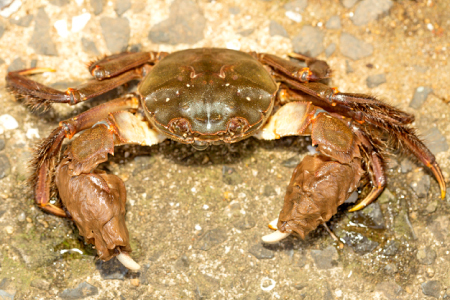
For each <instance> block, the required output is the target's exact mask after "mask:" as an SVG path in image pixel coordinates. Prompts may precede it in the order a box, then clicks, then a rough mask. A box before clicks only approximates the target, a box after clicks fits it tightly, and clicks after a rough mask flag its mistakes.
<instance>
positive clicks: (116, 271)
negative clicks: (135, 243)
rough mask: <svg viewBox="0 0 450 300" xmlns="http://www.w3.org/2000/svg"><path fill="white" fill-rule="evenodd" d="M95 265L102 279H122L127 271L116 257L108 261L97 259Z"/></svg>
mask: <svg viewBox="0 0 450 300" xmlns="http://www.w3.org/2000/svg"><path fill="white" fill-rule="evenodd" d="M95 267H96V268H97V270H98V271H99V272H100V275H101V276H102V278H103V279H105V280H106V279H110V280H111V279H116V280H123V279H124V278H125V275H126V274H127V273H128V269H127V268H126V267H125V266H124V265H122V263H120V262H119V261H118V260H117V258H113V259H110V260H108V261H102V260H100V259H99V260H97V261H96V262H95Z"/></svg>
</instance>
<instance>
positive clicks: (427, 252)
mask: <svg viewBox="0 0 450 300" xmlns="http://www.w3.org/2000/svg"><path fill="white" fill-rule="evenodd" d="M417 259H418V260H419V262H420V263H421V264H422V265H431V264H432V263H434V261H435V260H436V251H434V250H433V249H431V247H429V246H426V247H425V248H422V249H419V251H417Z"/></svg>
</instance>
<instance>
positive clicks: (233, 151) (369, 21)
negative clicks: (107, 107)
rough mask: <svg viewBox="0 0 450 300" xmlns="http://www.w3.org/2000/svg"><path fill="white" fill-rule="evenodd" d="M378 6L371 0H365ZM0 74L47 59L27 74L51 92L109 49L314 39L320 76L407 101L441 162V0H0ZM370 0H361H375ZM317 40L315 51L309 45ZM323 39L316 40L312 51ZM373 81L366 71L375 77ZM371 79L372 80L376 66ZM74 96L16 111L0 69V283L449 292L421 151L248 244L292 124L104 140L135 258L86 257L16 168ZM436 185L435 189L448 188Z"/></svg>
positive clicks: (339, 295)
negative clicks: (314, 217) (225, 135)
mask: <svg viewBox="0 0 450 300" xmlns="http://www.w3.org/2000/svg"><path fill="white" fill-rule="evenodd" d="M378 4H379V5H378ZM0 5H1V6H2V7H3V9H2V10H1V11H0V15H1V17H0V48H1V51H0V78H4V77H5V76H6V73H7V69H8V68H9V70H13V69H18V68H23V67H32V66H38V67H44V66H45V67H51V68H55V69H57V72H56V73H45V74H42V75H38V76H35V78H36V80H38V81H40V82H42V83H44V84H47V85H51V86H53V87H55V88H59V89H62V90H64V89H65V88H67V87H69V86H74V85H77V84H79V83H81V82H83V81H85V80H86V79H88V78H89V73H88V72H87V70H86V68H85V63H87V62H89V61H90V60H92V59H94V58H95V57H96V56H97V55H99V54H111V53H112V52H114V51H121V50H124V49H132V50H163V51H174V50H179V49H185V48H189V47H228V48H233V49H240V50H243V51H250V50H251V51H258V52H268V53H273V54H277V55H280V56H283V57H285V55H286V53H288V52H290V51H293V50H297V51H305V52H308V51H309V52H310V53H313V54H315V55H316V54H317V55H318V57H320V58H322V59H325V58H326V57H327V61H328V62H329V63H330V65H331V67H332V68H333V70H334V73H333V78H332V80H331V85H332V86H335V87H338V88H339V90H341V91H344V92H358V93H368V94H373V95H376V96H378V97H380V98H381V99H384V100H386V101H388V102H389V103H391V104H393V105H395V106H397V107H399V108H401V109H403V110H405V111H407V112H410V113H414V114H415V115H416V121H415V123H414V125H415V126H416V128H417V131H418V133H419V134H421V136H422V137H423V138H424V139H425V140H426V143H427V144H428V145H429V147H430V148H431V149H432V150H433V151H434V152H435V154H436V157H437V161H438V162H439V164H440V165H441V167H442V170H443V172H444V176H445V177H446V178H447V179H448V178H450V163H449V161H448V158H449V155H450V153H449V150H448V140H449V137H450V123H449V121H448V119H449V116H450V107H449V104H448V102H449V101H450V89H449V87H448V83H449V82H450V80H449V79H450V65H449V63H448V57H449V51H450V43H449V41H450V21H449V19H448V12H449V11H450V5H449V3H448V1H445V0H440V1H432V0H427V1H425V0H423V1H422V0H419V1H395V2H394V1H389V0H386V1H379V3H378V1H368V0H362V1H337V0H331V1H313V0H309V1H306V0H303V1H292V2H289V1H279V2H278V1H262V0H254V1H247V0H245V1H228V0H224V1H192V0H175V1H159V0H155V1H148V2H144V1H134V0H131V1H117V3H116V2H115V1H102V0H92V1H87V0H85V1H83V0H77V1H61V0H60V1H55V0H51V1H17V0H16V1H0ZM375 6H376V7H375ZM325 49H327V50H325ZM325 55H326V56H325ZM383 77H384V78H385V80H381V81H380V80H378V78H383ZM384 81H385V82H384ZM126 89H128V87H125V88H121V89H118V91H116V92H114V93H110V94H108V95H107V97H105V98H106V99H105V98H101V99H95V100H93V101H90V102H89V103H85V104H81V105H78V106H76V107H68V106H65V105H55V106H54V107H53V109H52V110H50V111H49V112H47V113H39V112H31V111H30V110H29V109H27V108H26V107H24V106H23V105H22V104H21V103H20V102H19V101H16V100H15V98H14V97H13V96H11V95H10V94H9V93H8V92H7V90H6V89H5V82H4V80H3V79H2V80H0V105H1V109H0V298H1V297H3V298H5V299H55V298H58V297H61V298H63V299H81V298H83V297H85V299H150V298H151V299H181V298H182V299H364V298H365V299H424V298H425V299H433V298H439V297H440V298H445V297H449V296H447V294H448V295H450V292H449V291H447V289H449V288H450V272H449V269H450V252H449V248H448V247H449V244H450V236H449V229H450V228H449V225H450V219H449V216H448V212H449V202H448V200H445V201H441V200H440V199H439V189H438V186H437V183H436V181H435V179H434V177H433V176H432V174H431V173H430V172H428V171H427V170H426V169H425V168H424V167H423V166H422V165H420V164H416V163H414V162H412V161H411V160H407V159H406V158H404V157H399V156H396V153H394V154H393V155H392V157H391V158H392V159H391V160H390V161H389V163H388V171H387V173H388V182H389V183H388V189H387V190H386V191H385V193H384V194H383V195H382V196H381V197H380V198H379V199H378V201H377V202H376V203H375V204H373V205H371V206H369V207H367V208H366V209H365V210H363V211H361V212H357V213H349V212H347V210H348V208H349V207H350V204H345V205H343V206H342V207H341V209H340V211H339V212H338V214H337V215H336V216H335V217H334V218H333V219H332V220H331V222H330V224H329V225H330V226H331V228H332V229H333V230H334V232H335V233H336V234H337V235H338V236H339V237H340V238H341V240H342V241H344V242H345V245H344V247H343V248H342V249H341V248H340V247H338V245H336V243H335V242H334V241H333V239H332V238H331V237H330V236H329V235H328V234H327V232H326V231H325V230H324V229H323V228H322V227H320V228H318V229H317V230H316V231H314V232H313V233H312V234H310V235H309V236H308V237H307V238H306V239H305V240H300V239H298V238H295V237H290V238H288V239H286V240H284V241H283V242H280V243H279V244H276V245H271V246H265V245H262V244H261V243H260V237H261V236H262V235H264V234H267V233H269V231H270V230H269V229H268V228H267V223H268V222H269V221H270V220H272V219H273V218H275V217H276V216H277V215H278V212H279V210H280V209H281V206H282V201H283V196H284V190H285V187H286V185H287V184H288V182H289V179H290V176H291V173H292V171H293V167H294V166H295V165H296V164H297V163H298V162H299V161H300V159H301V157H302V156H303V155H304V154H306V153H307V152H308V150H307V145H309V144H310V141H309V140H308V139H307V138H285V139H282V140H280V141H277V142H260V141H257V140H254V139H249V140H245V141H243V142H240V143H238V144H235V145H232V146H230V147H223V148H221V147H213V148H212V149H209V150H207V151H203V152H199V151H195V150H193V149H192V148H191V147H189V146H185V145H180V144H177V143H174V142H169V141H168V142H164V143H163V144H161V145H158V146H154V147H152V148H143V147H134V146H127V147H121V148H119V149H117V151H116V154H115V156H114V157H113V158H112V159H111V161H110V162H109V163H106V164H104V166H103V168H104V169H105V170H108V171H110V172H113V173H115V174H117V175H119V176H120V177H121V178H123V179H124V181H125V184H126V186H127V189H128V194H129V196H128V204H127V211H128V213H127V222H128V226H129V230H130V235H131V239H132V247H133V249H134V252H132V256H133V257H134V258H135V260H136V261H137V262H139V263H140V264H141V265H142V266H143V269H142V271H141V272H139V273H137V274H136V273H130V272H128V271H127V270H126V269H124V268H123V267H122V266H121V265H120V264H119V263H118V262H117V261H115V260H113V261H110V262H108V263H103V262H101V261H95V249H92V247H90V246H87V245H85V244H84V243H83V240H82V239H81V238H80V236H79V235H78V232H77V230H76V228H75V226H74V225H73V224H72V223H71V222H70V221H69V220H65V219H61V218H58V217H55V216H52V215H48V214H45V213H43V212H42V211H40V210H39V209H38V208H36V207H35V206H34V204H33V200H32V198H31V196H30V194H29V193H28V192H27V189H26V186H25V184H24V180H25V179H26V178H27V176H28V174H29V171H28V167H27V163H28V161H29V160H30V158H31V157H32V152H33V144H34V143H35V142H37V141H38V140H39V139H40V138H43V137H45V136H46V135H48V134H49V133H50V131H51V130H52V129H53V128H54V127H56V126H57V124H58V121H60V120H63V119H65V118H67V117H68V116H72V115H75V114H77V113H80V112H82V111H84V110H86V109H87V108H88V107H90V106H92V105H95V104H98V103H102V102H104V101H106V100H107V99H110V98H113V97H115V96H116V95H117V94H119V93H122V92H123V91H124V90H126ZM447 199H448V198H447Z"/></svg>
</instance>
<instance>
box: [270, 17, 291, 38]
mask: <svg viewBox="0 0 450 300" xmlns="http://www.w3.org/2000/svg"><path fill="white" fill-rule="evenodd" d="M269 34H270V36H276V35H279V36H282V37H286V38H289V35H288V33H287V31H286V29H284V27H283V25H281V24H280V23H278V22H277V21H274V20H270V23H269Z"/></svg>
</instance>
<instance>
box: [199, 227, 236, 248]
mask: <svg viewBox="0 0 450 300" xmlns="http://www.w3.org/2000/svg"><path fill="white" fill-rule="evenodd" d="M227 239H228V235H227V231H226V229H225V228H221V227H219V228H216V229H212V230H208V231H207V232H205V234H203V235H202V236H201V237H200V239H199V240H197V241H196V242H195V243H194V248H195V249H198V250H203V251H208V250H209V249H211V248H212V247H214V246H216V245H219V244H221V243H223V242H225V241H226V240H227Z"/></svg>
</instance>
